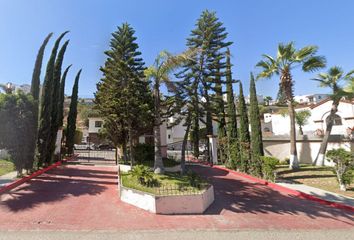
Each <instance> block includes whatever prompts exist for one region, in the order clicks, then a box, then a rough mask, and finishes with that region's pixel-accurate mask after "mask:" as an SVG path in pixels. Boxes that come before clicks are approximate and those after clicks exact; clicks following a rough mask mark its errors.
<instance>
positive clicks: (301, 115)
mask: <svg viewBox="0 0 354 240" xmlns="http://www.w3.org/2000/svg"><path fill="white" fill-rule="evenodd" d="M310 117H311V112H310V111H309V110H302V111H298V112H296V113H295V121H296V124H297V125H298V126H299V133H300V135H304V131H303V130H302V127H303V126H305V125H306V124H307V123H308V122H307V121H308V119H309V118H310Z"/></svg>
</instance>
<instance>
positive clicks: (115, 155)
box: [114, 146, 119, 165]
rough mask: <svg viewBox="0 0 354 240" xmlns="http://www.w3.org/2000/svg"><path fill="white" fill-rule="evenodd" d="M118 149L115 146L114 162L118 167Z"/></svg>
mask: <svg viewBox="0 0 354 240" xmlns="http://www.w3.org/2000/svg"><path fill="white" fill-rule="evenodd" d="M118 149H119V147H118V146H116V152H115V154H114V158H115V160H116V165H118Z"/></svg>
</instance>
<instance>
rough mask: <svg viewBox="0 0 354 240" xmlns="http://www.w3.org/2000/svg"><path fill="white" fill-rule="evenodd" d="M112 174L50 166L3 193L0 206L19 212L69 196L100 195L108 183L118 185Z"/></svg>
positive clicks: (109, 172)
mask: <svg viewBox="0 0 354 240" xmlns="http://www.w3.org/2000/svg"><path fill="white" fill-rule="evenodd" d="M105 173H106V174H105ZM113 173H114V172H111V171H107V172H105V171H95V170H91V169H83V168H80V169H74V168H67V167H63V168H57V169H53V170H51V171H49V172H48V173H47V174H43V175H42V176H39V177H37V178H35V179H32V180H31V181H30V182H29V183H26V184H25V185H21V186H19V187H17V188H15V189H13V190H12V191H10V192H8V193H7V194H3V195H2V196H1V200H2V201H1V203H0V206H4V207H6V208H7V209H9V210H10V211H12V212H18V211H23V210H27V209H31V208H34V207H36V206H38V205H40V204H48V203H49V204H50V203H54V202H59V201H63V200H65V199H67V198H71V197H79V196H83V195H99V194H101V193H102V192H104V191H105V190H106V189H107V187H108V185H113V184H117V182H116V181H117V177H116V176H114V175H113Z"/></svg>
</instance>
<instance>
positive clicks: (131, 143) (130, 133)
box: [128, 124, 134, 168]
mask: <svg viewBox="0 0 354 240" xmlns="http://www.w3.org/2000/svg"><path fill="white" fill-rule="evenodd" d="M128 128H129V129H128V135H129V149H130V167H131V168H133V165H134V148H133V131H132V126H131V124H129V127H128Z"/></svg>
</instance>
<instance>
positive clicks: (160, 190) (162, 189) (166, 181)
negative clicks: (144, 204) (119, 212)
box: [120, 173, 208, 195]
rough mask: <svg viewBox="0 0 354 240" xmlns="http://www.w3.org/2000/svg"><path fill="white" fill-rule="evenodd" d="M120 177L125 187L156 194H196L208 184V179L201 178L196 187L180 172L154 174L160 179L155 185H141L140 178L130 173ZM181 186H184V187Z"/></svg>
mask: <svg viewBox="0 0 354 240" xmlns="http://www.w3.org/2000/svg"><path fill="white" fill-rule="evenodd" d="M120 177H121V182H122V185H123V186H124V187H128V188H132V189H136V190H139V191H143V192H148V193H152V194H154V195H188V194H196V193H201V192H203V191H204V190H205V189H206V188H207V186H208V183H207V182H206V181H204V180H203V179H200V180H199V181H197V184H196V185H197V186H198V187H194V186H192V185H191V184H190V182H189V179H188V176H187V175H183V176H182V175H180V174H179V173H165V174H154V178H155V179H157V181H158V185H157V186H155V187H147V186H143V185H141V184H140V183H139V182H138V180H137V179H136V178H135V177H133V176H132V175H131V174H129V173H122V174H121V176H120ZM179 186H183V188H182V187H179Z"/></svg>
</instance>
